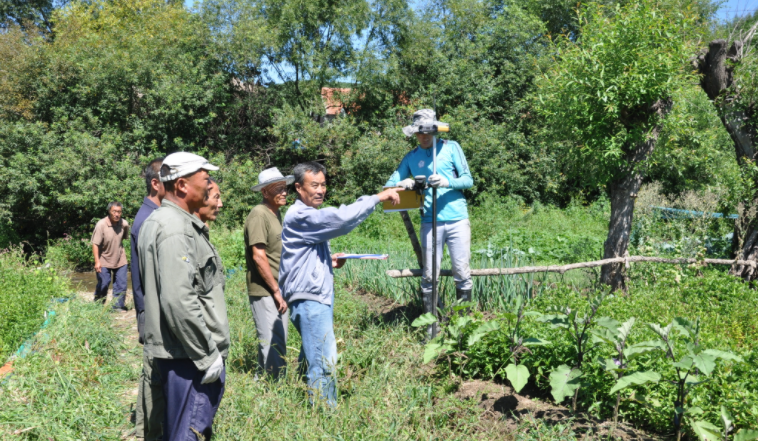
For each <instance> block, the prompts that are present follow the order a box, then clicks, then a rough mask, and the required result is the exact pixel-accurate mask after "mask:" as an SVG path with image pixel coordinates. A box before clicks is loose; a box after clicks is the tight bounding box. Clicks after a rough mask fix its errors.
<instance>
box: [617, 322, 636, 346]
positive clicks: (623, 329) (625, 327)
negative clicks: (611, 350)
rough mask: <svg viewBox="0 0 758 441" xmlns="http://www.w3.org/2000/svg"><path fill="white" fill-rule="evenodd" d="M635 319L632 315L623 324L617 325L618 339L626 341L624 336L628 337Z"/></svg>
mask: <svg viewBox="0 0 758 441" xmlns="http://www.w3.org/2000/svg"><path fill="white" fill-rule="evenodd" d="M635 320H636V319H635V318H634V317H632V318H630V319H629V320H627V321H625V322H624V324H622V325H621V326H619V327H618V332H619V333H618V339H619V341H626V338H627V337H629V334H630V333H631V332H632V326H634V321H635Z"/></svg>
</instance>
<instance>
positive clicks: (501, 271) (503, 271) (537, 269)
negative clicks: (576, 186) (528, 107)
mask: <svg viewBox="0 0 758 441" xmlns="http://www.w3.org/2000/svg"><path fill="white" fill-rule="evenodd" d="M633 262H654V263H667V264H673V265H685V264H693V263H700V262H702V263H708V264H711V265H747V266H750V267H753V268H756V267H758V261H755V260H730V259H703V260H697V259H665V258H662V257H646V256H632V257H614V258H612V259H603V260H595V261H592V262H581V263H572V264H569V265H562V266H560V265H551V266H522V267H518V268H484V269H472V270H471V275H472V276H508V275H514V274H529V273H560V274H563V273H565V272H566V271H571V270H575V269H582V268H595V267H598V266H603V265H608V264H611V263H633ZM421 273H422V270H420V269H402V270H388V271H387V272H386V274H387V275H388V276H390V277H393V278H401V277H421ZM452 275H453V272H452V271H450V270H442V271H440V276H442V277H451V276H452Z"/></svg>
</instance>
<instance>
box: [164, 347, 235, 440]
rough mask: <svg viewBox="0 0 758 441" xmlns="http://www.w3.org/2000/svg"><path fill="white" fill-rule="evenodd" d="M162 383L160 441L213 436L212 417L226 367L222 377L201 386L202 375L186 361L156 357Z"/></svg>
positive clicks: (219, 396) (218, 398)
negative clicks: (161, 436) (164, 407)
mask: <svg viewBox="0 0 758 441" xmlns="http://www.w3.org/2000/svg"><path fill="white" fill-rule="evenodd" d="M154 362H155V363H157V365H158V367H159V369H160V373H161V377H162V380H163V396H164V397H165V402H166V413H165V418H164V420H163V441H187V440H196V439H200V438H199V437H198V436H197V435H198V434H200V435H202V436H203V438H204V439H205V440H206V441H209V440H210V439H211V437H213V427H212V426H213V417H215V416H216V411H217V410H218V406H219V404H221V398H222V397H223V396H224V385H225V384H226V368H225V369H224V370H223V371H222V372H221V377H219V379H218V380H217V381H216V382H214V383H209V384H201V383H200V381H201V380H202V379H203V375H204V374H205V372H203V371H201V370H199V369H198V368H197V367H196V366H195V363H193V362H192V360H190V359H188V358H180V359H165V358H155V359H154Z"/></svg>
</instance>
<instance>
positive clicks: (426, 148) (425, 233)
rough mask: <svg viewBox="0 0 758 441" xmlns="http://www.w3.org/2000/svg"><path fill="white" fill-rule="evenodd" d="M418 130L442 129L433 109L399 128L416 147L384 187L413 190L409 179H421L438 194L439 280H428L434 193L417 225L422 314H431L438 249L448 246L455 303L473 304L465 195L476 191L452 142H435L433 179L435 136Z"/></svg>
mask: <svg viewBox="0 0 758 441" xmlns="http://www.w3.org/2000/svg"><path fill="white" fill-rule="evenodd" d="M422 126H427V127H428V126H438V127H439V126H446V124H444V123H440V122H439V121H437V120H436V115H435V114H434V111H433V110H432V109H421V110H419V111H417V112H415V113H414V114H413V123H412V124H411V125H409V126H406V127H404V128H403V133H404V134H405V136H407V137H411V136H413V135H416V140H417V141H418V143H419V145H418V147H416V148H414V149H413V150H411V151H410V152H409V153H408V154H407V155H405V157H404V158H403V161H402V162H401V163H400V166H399V167H398V168H397V170H396V171H395V173H393V174H392V176H390V179H389V180H388V181H387V183H386V184H385V186H387V187H394V186H398V187H403V188H406V189H411V188H413V184H414V182H413V178H414V177H415V176H424V177H426V178H427V183H428V185H429V186H430V187H436V188H437V213H436V215H437V274H435V275H434V276H432V216H433V215H432V189H431V188H427V189H426V190H425V191H424V208H423V217H422V219H421V247H422V248H423V250H424V253H423V255H424V273H423V277H422V279H421V294H422V296H423V299H422V300H423V306H424V312H433V305H432V299H431V294H432V280H433V279H432V277H435V278H438V277H439V271H440V261H441V260H442V247H443V246H444V244H447V249H448V252H449V253H450V261H451V264H452V267H453V268H452V269H453V278H454V280H455V292H456V297H457V298H458V299H459V300H463V301H471V300H472V298H471V288H472V287H473V283H472V281H471V269H470V266H469V261H470V260H471V224H470V223H469V220H468V209H467V207H466V198H465V197H464V196H463V191H462V190H465V189H467V188H471V187H472V186H473V185H474V179H473V177H472V176H471V171H470V170H469V168H468V163H467V162H466V156H465V155H464V154H463V150H462V149H461V146H460V145H459V144H458V143H457V142H455V141H448V140H442V139H437V145H436V146H435V147H434V148H435V149H436V154H437V173H436V174H435V173H433V164H432V161H433V152H432V140H433V137H434V136H435V134H432V133H420V128H421V127H422Z"/></svg>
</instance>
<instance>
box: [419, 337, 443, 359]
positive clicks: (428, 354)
mask: <svg viewBox="0 0 758 441" xmlns="http://www.w3.org/2000/svg"><path fill="white" fill-rule="evenodd" d="M443 352H445V346H444V345H443V344H441V343H435V342H434V341H430V342H429V343H427V344H426V347H425V348H424V364H427V363H429V362H430V361H432V360H436V359H437V357H439V356H440V354H442V353H443Z"/></svg>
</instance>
